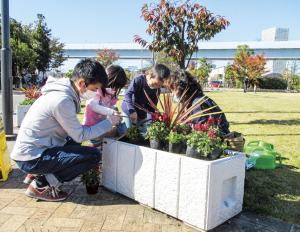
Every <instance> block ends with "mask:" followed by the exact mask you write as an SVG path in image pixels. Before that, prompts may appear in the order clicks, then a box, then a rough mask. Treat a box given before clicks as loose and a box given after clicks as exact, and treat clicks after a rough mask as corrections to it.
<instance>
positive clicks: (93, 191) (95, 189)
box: [85, 184, 99, 194]
mask: <svg viewBox="0 0 300 232" xmlns="http://www.w3.org/2000/svg"><path fill="white" fill-rule="evenodd" d="M85 188H86V192H87V193H88V194H96V193H97V192H98V189H99V184H97V185H86V186H85Z"/></svg>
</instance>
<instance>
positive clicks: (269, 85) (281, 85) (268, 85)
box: [258, 77, 287, 90]
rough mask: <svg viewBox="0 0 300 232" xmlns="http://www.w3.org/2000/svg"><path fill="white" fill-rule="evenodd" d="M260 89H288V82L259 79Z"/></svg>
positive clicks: (271, 78) (269, 78) (274, 79)
mask: <svg viewBox="0 0 300 232" xmlns="http://www.w3.org/2000/svg"><path fill="white" fill-rule="evenodd" d="M258 87H259V88H261V89H284V90H285V89H287V82H286V80H284V79H282V78H277V77H262V78H258Z"/></svg>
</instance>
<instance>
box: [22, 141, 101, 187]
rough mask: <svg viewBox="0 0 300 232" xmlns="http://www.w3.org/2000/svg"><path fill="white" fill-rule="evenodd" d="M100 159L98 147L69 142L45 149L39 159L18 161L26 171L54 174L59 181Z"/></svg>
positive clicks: (70, 178)
mask: <svg viewBox="0 0 300 232" xmlns="http://www.w3.org/2000/svg"><path fill="white" fill-rule="evenodd" d="M100 160H101V153H100V151H99V150H98V149H97V148H93V147H86V146H81V145H80V144H77V143H74V142H68V143H67V144H66V145H65V146H63V147H54V148H49V149H47V150H45V151H44V152H43V153H42V156H41V157H39V158H37V159H34V160H30V161H16V163H17V165H18V167H19V168H20V169H21V170H22V171H24V172H25V173H31V174H37V175H47V174H53V175H54V176H55V177H56V178H57V180H58V181H60V182H66V181H71V180H73V179H74V178H75V177H77V176H78V175H80V174H82V173H84V172H86V171H88V170H90V169H91V168H93V167H95V166H96V165H98V163H99V162H100Z"/></svg>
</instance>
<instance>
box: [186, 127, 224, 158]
mask: <svg viewBox="0 0 300 232" xmlns="http://www.w3.org/2000/svg"><path fill="white" fill-rule="evenodd" d="M225 148H226V145H225V144H224V142H223V141H222V139H221V137H219V136H218V130H217V129H215V128H214V129H210V130H208V131H193V132H192V133H191V134H190V135H188V136H187V149H186V155H187V156H189V157H193V158H202V159H209V160H214V159H217V158H219V157H220V156H221V155H222V153H223V150H224V149H225Z"/></svg>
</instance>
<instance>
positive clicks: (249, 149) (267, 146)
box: [244, 140, 274, 154]
mask: <svg viewBox="0 0 300 232" xmlns="http://www.w3.org/2000/svg"><path fill="white" fill-rule="evenodd" d="M257 148H262V149H264V150H267V151H274V145H273V144H271V143H267V142H264V141H261V140H257V141H251V142H249V143H248V144H247V145H246V146H245V147H244V152H245V153H248V154H249V153H251V152H253V151H254V150H255V149H257Z"/></svg>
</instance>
